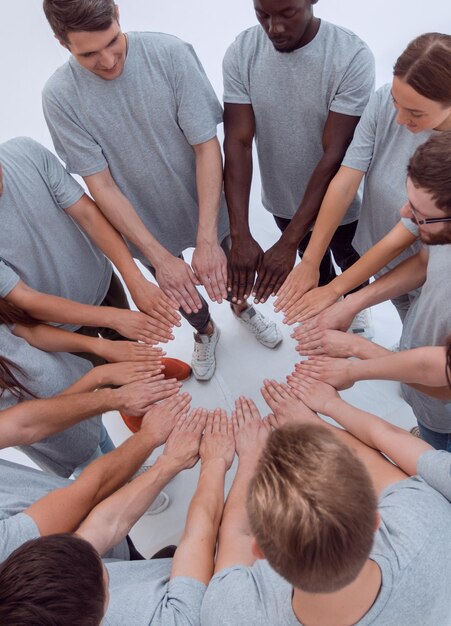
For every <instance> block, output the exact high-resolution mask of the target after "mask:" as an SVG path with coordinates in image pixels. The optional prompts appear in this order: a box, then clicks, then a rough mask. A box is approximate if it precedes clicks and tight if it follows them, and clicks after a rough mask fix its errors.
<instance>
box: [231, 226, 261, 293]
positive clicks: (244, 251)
mask: <svg viewBox="0 0 451 626" xmlns="http://www.w3.org/2000/svg"><path fill="white" fill-rule="evenodd" d="M263 254H264V253H263V250H262V248H261V247H260V245H259V244H258V243H257V242H256V241H255V239H253V238H252V237H249V238H246V239H240V240H235V241H232V248H231V250H230V253H229V258H228V276H227V291H228V293H229V296H230V295H231V296H232V302H234V303H236V304H241V303H242V302H244V301H245V300H246V299H247V298H248V297H249V296H250V295H251V293H252V287H253V286H254V281H255V274H256V272H258V270H259V267H260V264H261V262H262V259H263Z"/></svg>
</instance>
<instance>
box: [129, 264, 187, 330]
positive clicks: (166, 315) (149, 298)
mask: <svg viewBox="0 0 451 626" xmlns="http://www.w3.org/2000/svg"><path fill="white" fill-rule="evenodd" d="M130 294H131V296H132V299H133V302H134V303H135V304H136V306H137V307H138V309H139V310H140V311H142V312H143V313H146V314H147V315H148V316H149V317H150V318H151V319H152V320H153V323H154V328H155V330H154V332H155V336H156V337H157V338H158V340H159V341H164V342H166V341H168V340H170V339H174V335H173V334H172V332H171V328H172V326H174V325H175V326H180V315H179V313H178V312H177V309H178V302H177V301H176V300H173V299H171V298H168V296H167V295H166V294H165V293H164V291H162V290H161V289H160V288H159V287H157V286H156V285H153V284H152V283H151V282H150V281H148V280H147V279H146V278H145V277H144V276H143V277H142V279H141V278H140V279H139V282H138V283H135V284H134V285H133V287H131V288H130Z"/></svg>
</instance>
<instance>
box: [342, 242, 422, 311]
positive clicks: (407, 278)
mask: <svg viewBox="0 0 451 626" xmlns="http://www.w3.org/2000/svg"><path fill="white" fill-rule="evenodd" d="M426 270H427V263H424V259H423V257H422V255H421V253H419V254H416V255H415V256H413V257H410V259H407V260H406V261H404V262H403V263H400V264H399V265H398V266H397V267H395V269H393V270H391V271H390V272H387V274H384V276H382V277H381V278H378V279H377V280H375V281H374V282H372V283H371V284H370V285H368V286H367V287H364V288H363V289H360V290H359V291H356V292H355V293H352V294H351V295H349V296H347V297H346V298H345V303H346V308H349V310H350V311H351V310H352V311H355V313H356V314H357V313H358V312H359V311H362V310H363V309H366V308H367V307H369V306H374V305H376V304H379V303H381V302H385V301H386V300H390V299H392V298H396V297H397V296H401V295H403V294H405V293H408V292H409V291H412V290H413V289H416V288H418V287H421V286H422V285H423V283H424V281H425V279H426Z"/></svg>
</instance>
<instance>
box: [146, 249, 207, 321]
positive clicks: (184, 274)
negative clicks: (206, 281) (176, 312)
mask: <svg viewBox="0 0 451 626" xmlns="http://www.w3.org/2000/svg"><path fill="white" fill-rule="evenodd" d="M155 271H156V274H155V277H156V279H157V282H158V284H159V286H160V287H161V289H163V291H164V292H165V294H166V295H167V296H169V298H171V300H173V301H174V302H177V305H178V306H179V307H181V308H182V309H183V310H184V311H185V312H186V313H197V312H198V311H199V310H200V308H201V307H202V302H201V300H200V298H199V294H198V293H197V291H196V286H197V285H200V282H199V281H198V280H197V278H196V276H195V274H194V273H193V270H192V269H191V268H190V266H189V265H188V263H185V261H183V259H179V258H177V257H176V256H173V255H172V254H168V256H167V257H165V258H164V260H163V261H162V262H161V263H160V264H159V265H158V267H156V268H155Z"/></svg>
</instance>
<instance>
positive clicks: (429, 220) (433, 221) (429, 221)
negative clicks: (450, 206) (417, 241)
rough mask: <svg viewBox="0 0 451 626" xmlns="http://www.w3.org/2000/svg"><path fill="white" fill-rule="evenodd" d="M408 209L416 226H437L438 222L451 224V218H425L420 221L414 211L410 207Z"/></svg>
mask: <svg viewBox="0 0 451 626" xmlns="http://www.w3.org/2000/svg"><path fill="white" fill-rule="evenodd" d="M409 208H410V211H411V212H412V215H413V216H414V218H415V221H416V223H417V224H418V226H424V225H426V224H439V223H440V222H451V217H427V218H423V219H420V218H419V217H418V213H417V211H416V209H414V208H413V206H412V205H410V207H409Z"/></svg>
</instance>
